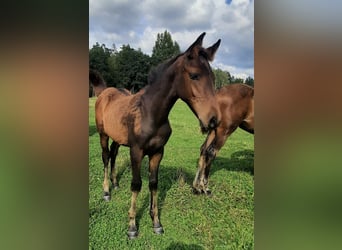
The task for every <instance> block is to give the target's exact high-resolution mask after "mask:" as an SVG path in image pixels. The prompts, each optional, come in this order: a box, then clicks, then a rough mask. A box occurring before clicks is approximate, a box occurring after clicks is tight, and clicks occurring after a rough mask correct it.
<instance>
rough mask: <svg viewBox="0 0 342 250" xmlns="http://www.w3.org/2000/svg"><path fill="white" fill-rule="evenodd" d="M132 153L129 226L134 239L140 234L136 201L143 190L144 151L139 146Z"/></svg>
mask: <svg viewBox="0 0 342 250" xmlns="http://www.w3.org/2000/svg"><path fill="white" fill-rule="evenodd" d="M130 154H131V164H132V176H133V178H132V182H131V191H132V199H131V207H130V209H129V211H128V216H129V228H128V233H127V235H128V237H129V239H134V238H136V237H137V236H138V230H137V226H136V222H135V217H136V202H137V197H138V194H139V192H140V190H141V185H142V181H141V175H140V167H141V161H142V158H143V151H142V150H140V149H137V148H133V147H132V148H131V149H130Z"/></svg>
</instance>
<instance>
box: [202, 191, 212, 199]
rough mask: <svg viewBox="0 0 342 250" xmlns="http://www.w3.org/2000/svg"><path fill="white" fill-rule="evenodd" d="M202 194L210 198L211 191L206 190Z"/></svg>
mask: <svg viewBox="0 0 342 250" xmlns="http://www.w3.org/2000/svg"><path fill="white" fill-rule="evenodd" d="M204 193H205V194H206V195H207V196H208V197H211V196H212V193H211V190H210V189H207V190H206V191H205V192H204Z"/></svg>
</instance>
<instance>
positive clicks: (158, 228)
mask: <svg viewBox="0 0 342 250" xmlns="http://www.w3.org/2000/svg"><path fill="white" fill-rule="evenodd" d="M153 231H154V232H155V233H156V234H163V233H164V229H163V227H162V226H160V227H154V228H153Z"/></svg>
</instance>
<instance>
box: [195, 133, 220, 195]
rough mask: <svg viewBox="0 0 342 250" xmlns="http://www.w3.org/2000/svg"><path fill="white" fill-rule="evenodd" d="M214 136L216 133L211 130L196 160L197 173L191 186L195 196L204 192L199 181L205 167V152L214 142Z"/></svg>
mask: <svg viewBox="0 0 342 250" xmlns="http://www.w3.org/2000/svg"><path fill="white" fill-rule="evenodd" d="M215 134H216V131H215V130H212V131H211V132H210V133H209V134H208V136H207V138H206V140H205V141H204V143H203V145H202V146H201V152H200V157H199V160H198V169H197V173H196V176H195V179H194V181H193V184H192V190H193V192H194V193H195V194H200V193H201V192H202V191H204V190H203V187H201V185H200V181H201V177H202V176H203V175H204V170H205V167H206V151H207V149H208V147H209V146H210V145H211V144H212V142H213V141H214V140H215ZM204 192H205V191H204Z"/></svg>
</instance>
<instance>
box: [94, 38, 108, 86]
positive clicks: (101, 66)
mask: <svg viewBox="0 0 342 250" xmlns="http://www.w3.org/2000/svg"><path fill="white" fill-rule="evenodd" d="M112 53H113V51H112V50H110V49H108V48H107V47H106V46H105V45H104V44H102V45H100V44H99V43H96V44H95V45H94V46H93V47H92V48H91V49H90V50H89V67H90V68H92V69H96V70H97V71H99V72H100V73H101V74H102V76H103V78H104V80H105V81H106V82H107V83H109V82H110V80H111V77H110V73H109V67H108V59H109V57H110V55H111V54H112Z"/></svg>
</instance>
